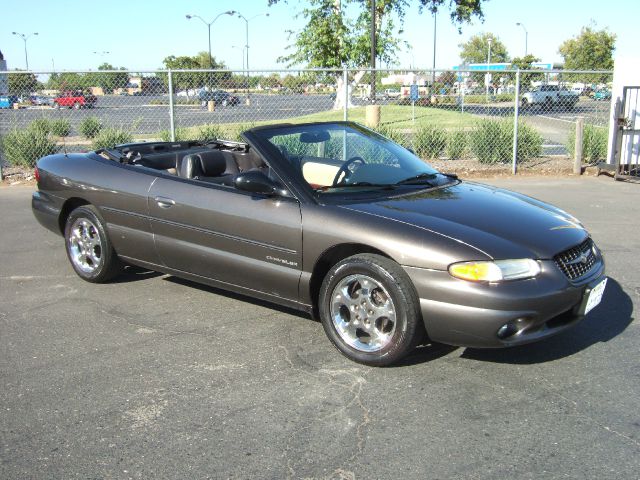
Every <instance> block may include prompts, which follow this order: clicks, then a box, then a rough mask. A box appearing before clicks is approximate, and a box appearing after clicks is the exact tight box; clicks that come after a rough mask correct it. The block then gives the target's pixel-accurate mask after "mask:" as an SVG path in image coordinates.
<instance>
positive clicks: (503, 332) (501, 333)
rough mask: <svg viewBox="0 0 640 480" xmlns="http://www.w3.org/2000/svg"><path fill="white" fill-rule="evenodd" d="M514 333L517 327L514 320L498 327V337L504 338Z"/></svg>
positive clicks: (516, 331)
mask: <svg viewBox="0 0 640 480" xmlns="http://www.w3.org/2000/svg"><path fill="white" fill-rule="evenodd" d="M516 333H518V327H516V326H515V324H514V322H509V323H505V324H504V325H502V326H501V327H500V328H499V329H498V338H499V339H500V340H504V339H505V338H509V337H511V336H512V335H515V334H516Z"/></svg>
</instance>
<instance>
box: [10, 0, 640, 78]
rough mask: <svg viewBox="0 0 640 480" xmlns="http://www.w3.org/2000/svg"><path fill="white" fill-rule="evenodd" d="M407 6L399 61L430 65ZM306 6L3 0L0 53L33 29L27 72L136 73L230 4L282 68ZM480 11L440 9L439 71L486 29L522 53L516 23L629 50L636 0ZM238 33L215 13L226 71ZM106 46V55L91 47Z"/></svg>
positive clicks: (513, 0)
mask: <svg viewBox="0 0 640 480" xmlns="http://www.w3.org/2000/svg"><path fill="white" fill-rule="evenodd" d="M9 1H10V0H2V3H4V4H5V5H7V4H8V2H9ZM413 3H414V4H415V6H413V7H411V8H409V10H408V12H407V18H406V20H405V25H404V33H403V34H402V36H401V38H402V39H403V40H405V41H407V42H408V43H409V44H411V45H412V46H413V53H412V54H411V53H410V52H409V51H408V50H404V51H402V52H400V53H399V55H398V60H399V63H400V65H401V66H405V67H407V66H409V65H410V64H413V65H417V66H419V67H426V68H428V67H430V66H431V64H432V55H433V18H432V17H431V15H430V14H428V13H427V14H425V13H423V14H422V15H419V14H418V8H417V2H413ZM304 5H305V2H304V1H303V0H288V1H285V0H281V2H280V3H279V4H277V5H276V6H274V7H270V8H269V7H267V0H208V1H207V0H183V1H178V2H166V3H165V2H159V1H150V0H109V1H106V2H87V1H86V0H57V1H52V0H31V1H29V2H27V1H20V2H11V7H10V8H3V9H2V25H3V28H2V30H1V31H0V50H1V51H2V52H3V53H4V55H5V58H6V59H7V61H8V67H9V68H10V69H13V68H24V66H25V61H24V43H23V41H22V39H21V38H19V37H17V36H15V35H12V34H11V32H12V31H17V32H21V33H31V32H38V33H39V35H38V36H34V37H31V38H30V39H29V40H28V43H27V46H28V52H29V67H30V68H31V69H32V70H51V68H52V65H54V64H55V69H56V70H62V69H65V70H73V69H95V68H96V67H97V66H98V65H99V64H100V63H102V62H103V61H108V62H109V63H111V64H113V65H115V66H117V67H120V66H124V67H127V68H129V69H134V70H143V69H157V68H161V67H162V59H163V58H164V57H166V56H168V55H172V54H173V55H193V54H195V53H197V52H198V51H202V50H206V49H207V27H206V26H205V25H204V24H203V23H202V22H200V21H199V20H197V19H192V20H187V19H186V18H185V14H187V13H190V14H197V15H200V16H202V17H204V18H205V19H207V20H212V19H213V18H214V17H215V16H216V15H217V14H218V13H221V12H224V11H226V10H238V11H240V12H241V13H242V14H243V15H244V16H245V17H247V18H251V17H253V16H254V15H258V14H261V13H267V12H268V13H269V16H268V17H267V16H264V15H263V16H258V17H256V18H254V19H253V20H251V21H250V23H249V34H250V39H249V44H250V66H251V68H252V69H254V68H260V69H267V68H284V66H283V65H281V64H277V63H276V59H277V58H278V57H279V56H281V55H283V54H284V53H285V47H286V46H287V45H288V44H289V43H290V40H289V39H288V35H287V33H286V31H287V30H289V29H292V30H296V29H299V28H301V27H302V25H303V21H302V19H296V18H294V15H295V13H296V12H299V11H300V10H301V9H302V7H303V6H304ZM483 9H484V11H485V20H484V23H482V22H479V21H474V22H473V23H472V24H470V25H464V26H463V27H462V34H459V33H458V30H457V28H456V27H455V26H453V25H452V24H451V22H450V20H449V18H448V13H445V12H442V13H441V14H440V15H439V16H438V26H437V54H436V67H437V68H450V67H452V66H453V65H457V64H458V63H459V57H458V53H459V47H458V45H459V44H460V43H461V42H464V41H466V40H467V39H468V38H469V37H470V36H471V35H473V34H476V33H479V32H492V33H494V34H495V35H497V36H498V37H499V38H500V40H501V41H502V42H503V43H504V44H505V45H506V46H507V48H508V50H509V53H510V54H511V55H512V56H522V55H523V54H524V42H525V34H524V31H523V30H522V28H521V27H518V26H516V22H521V23H523V24H524V25H525V27H526V29H527V30H528V32H529V42H528V44H529V52H530V53H533V54H535V55H537V56H538V57H540V58H541V59H542V60H543V61H545V62H556V61H560V60H561V57H560V56H559V54H558V53H557V50H558V46H559V45H560V44H561V43H562V42H563V41H564V40H566V39H568V38H571V37H573V36H575V35H577V34H578V33H579V32H580V28H581V27H582V26H585V25H590V24H592V23H593V24H595V27H596V28H597V29H601V28H608V29H609V31H611V32H613V33H616V34H617V35H618V39H617V42H616V47H617V48H616V52H615V55H633V54H636V52H637V50H638V33H637V31H638V26H637V19H638V18H639V17H640V2H638V1H637V0H636V1H632V0H609V1H608V2H602V1H601V0H600V1H595V0H582V1H581V0H568V1H567V0H535V1H523V0H488V1H486V2H485V3H484V6H483ZM244 38H245V24H244V21H243V20H241V19H238V18H235V17H229V16H226V15H223V16H222V17H220V18H219V19H218V20H217V21H216V23H215V24H214V25H213V27H212V51H213V55H214V56H215V57H216V58H217V59H221V60H223V61H224V62H225V63H226V64H227V66H229V67H230V68H237V69H239V68H241V67H242V56H241V55H242V53H241V48H242V46H243V45H244ZM234 46H235V47H239V48H234ZM105 51H108V52H109V53H108V54H95V53H93V52H105Z"/></svg>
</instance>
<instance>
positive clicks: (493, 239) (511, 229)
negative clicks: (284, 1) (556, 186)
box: [343, 182, 588, 259]
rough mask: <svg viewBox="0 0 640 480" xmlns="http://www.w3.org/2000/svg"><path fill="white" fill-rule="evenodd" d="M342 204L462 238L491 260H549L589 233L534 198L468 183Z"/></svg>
mask: <svg viewBox="0 0 640 480" xmlns="http://www.w3.org/2000/svg"><path fill="white" fill-rule="evenodd" d="M343 208H347V209H349V210H353V211H357V212H360V213H363V214H368V215H374V216H377V217H383V218H386V219H388V220H392V221H397V222H400V223H402V224H405V225H407V224H408V225H411V226H414V227H416V228H420V229H424V230H427V231H430V232H434V233H435V234H438V235H442V236H446V237H449V238H451V239H452V241H457V242H463V243H465V244H467V245H469V246H471V247H473V248H474V249H476V250H477V251H478V258H477V259H482V258H483V256H482V254H484V255H486V256H488V257H490V258H495V259H500V258H503V259H506V258H530V257H532V258H537V259H550V258H552V257H553V256H554V255H556V254H557V253H559V252H561V251H563V250H566V249H567V248H569V247H572V246H574V245H577V244H579V243H580V242H582V241H584V239H585V238H586V237H587V236H588V234H587V232H586V231H585V230H584V228H583V227H582V225H581V224H580V223H579V222H578V220H577V219H575V218H574V217H572V216H571V215H569V214H568V213H566V212H564V211H563V210H561V209H559V208H557V207H554V206H552V205H549V204H547V203H544V202H541V201H539V200H536V199H534V198H531V197H528V196H526V195H522V194H519V193H515V192H511V191H508V190H504V189H500V188H494V187H490V186H487V185H482V184H478V183H472V182H460V183H458V184H456V185H451V186H447V187H444V188H438V189H432V190H427V191H424V190H423V191H419V192H416V193H414V194H410V195H403V196H399V197H395V198H386V199H384V200H380V201H373V202H370V203H357V204H351V205H345V206H343Z"/></svg>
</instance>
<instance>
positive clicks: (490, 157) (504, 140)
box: [469, 119, 542, 164]
mask: <svg viewBox="0 0 640 480" xmlns="http://www.w3.org/2000/svg"><path fill="white" fill-rule="evenodd" d="M469 140H470V142H469V143H470V145H469V146H470V149H471V152H472V153H473V154H474V155H475V156H476V157H477V159H478V161H479V162H480V163H489V164H492V163H510V162H511V161H512V157H513V120H509V119H506V120H481V121H480V122H478V123H477V124H476V127H475V129H474V130H473V131H472V132H471V134H470V136H469ZM517 155H518V162H526V161H527V160H529V159H531V158H534V157H539V156H540V155H542V137H541V136H540V134H539V133H538V132H537V131H536V130H534V129H533V128H532V127H530V126H529V125H526V124H525V123H518V147H517Z"/></svg>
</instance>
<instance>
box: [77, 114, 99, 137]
mask: <svg viewBox="0 0 640 480" xmlns="http://www.w3.org/2000/svg"><path fill="white" fill-rule="evenodd" d="M102 127H103V125H102V122H101V121H100V120H98V117H87V118H85V119H83V120H82V121H81V122H80V124H79V125H78V130H79V131H80V134H81V135H82V136H84V137H85V138H88V139H92V138H96V136H97V135H98V134H99V133H100V130H102Z"/></svg>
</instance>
